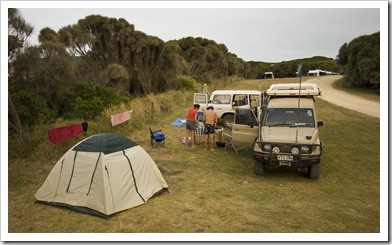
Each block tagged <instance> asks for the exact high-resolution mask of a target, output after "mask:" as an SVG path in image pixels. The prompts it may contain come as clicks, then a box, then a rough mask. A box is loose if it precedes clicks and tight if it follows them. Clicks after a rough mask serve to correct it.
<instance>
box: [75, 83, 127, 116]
mask: <svg viewBox="0 0 392 245" xmlns="http://www.w3.org/2000/svg"><path fill="white" fill-rule="evenodd" d="M124 101H126V99H125V98H124V97H122V96H120V95H119V94H118V93H117V92H115V91H113V90H112V89H110V88H106V87H103V86H100V85H98V84H96V83H92V82H85V83H81V84H80V85H78V86H76V87H74V88H73V89H72V92H71V95H70V97H69V100H68V105H69V107H70V108H71V111H72V112H71V113H72V114H73V115H74V116H79V117H82V118H83V120H85V119H88V118H94V117H96V116H99V115H100V114H101V112H102V111H104V110H105V109H106V108H109V107H110V106H112V105H119V104H121V103H122V102H124Z"/></svg>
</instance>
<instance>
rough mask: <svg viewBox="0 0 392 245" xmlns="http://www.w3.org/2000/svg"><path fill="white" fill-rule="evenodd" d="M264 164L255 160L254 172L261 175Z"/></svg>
mask: <svg viewBox="0 0 392 245" xmlns="http://www.w3.org/2000/svg"><path fill="white" fill-rule="evenodd" d="M264 168H265V164H264V163H262V162H260V161H257V160H256V161H255V174H256V175H263V174H264Z"/></svg>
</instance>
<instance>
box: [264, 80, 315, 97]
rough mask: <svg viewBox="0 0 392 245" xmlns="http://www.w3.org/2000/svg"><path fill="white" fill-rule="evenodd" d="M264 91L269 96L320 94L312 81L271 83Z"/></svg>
mask: <svg viewBox="0 0 392 245" xmlns="http://www.w3.org/2000/svg"><path fill="white" fill-rule="evenodd" d="M300 88H301V90H300ZM266 93H267V95H271V96H299V95H301V96H317V95H320V94H321V92H320V90H319V88H318V87H317V84H314V83H302V84H299V83H280V84H272V85H271V86H270V88H269V89H267V91H266Z"/></svg>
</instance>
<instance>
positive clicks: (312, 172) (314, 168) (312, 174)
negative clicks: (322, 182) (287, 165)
mask: <svg viewBox="0 0 392 245" xmlns="http://www.w3.org/2000/svg"><path fill="white" fill-rule="evenodd" d="M308 177H309V179H319V178H320V163H317V164H313V165H311V166H309V167H308Z"/></svg>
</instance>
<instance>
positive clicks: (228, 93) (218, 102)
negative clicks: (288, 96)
mask: <svg viewBox="0 0 392 245" xmlns="http://www.w3.org/2000/svg"><path fill="white" fill-rule="evenodd" d="M263 95H264V93H263V92H261V91H259V90H216V91H214V92H212V94H211V96H210V94H209V93H204V92H201V93H195V94H194V97H193V100H194V104H199V105H200V110H203V111H204V110H206V109H207V107H208V106H209V105H212V106H213V107H214V111H215V112H216V114H217V115H218V117H219V118H220V123H221V124H222V126H224V127H225V128H228V127H231V126H232V125H233V122H234V112H235V110H236V109H237V108H251V107H257V105H259V104H260V101H261V100H262V99H263V98H262V96H263Z"/></svg>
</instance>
